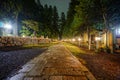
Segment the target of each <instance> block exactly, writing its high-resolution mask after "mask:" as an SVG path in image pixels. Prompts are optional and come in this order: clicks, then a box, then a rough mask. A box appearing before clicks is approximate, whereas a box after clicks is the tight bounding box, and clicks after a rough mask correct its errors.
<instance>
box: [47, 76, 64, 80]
mask: <svg viewBox="0 0 120 80" xmlns="http://www.w3.org/2000/svg"><path fill="white" fill-rule="evenodd" d="M49 80H62V76H50V78H49Z"/></svg>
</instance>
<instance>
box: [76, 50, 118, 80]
mask: <svg viewBox="0 0 120 80" xmlns="http://www.w3.org/2000/svg"><path fill="white" fill-rule="evenodd" d="M78 58H79V59H80V61H81V62H82V63H83V64H84V65H85V66H86V67H87V68H88V69H89V70H90V71H91V72H92V74H93V75H94V76H95V77H96V79H97V80H120V53H118V54H108V53H93V52H92V51H88V50H87V51H86V54H79V55H78ZM81 59H82V60H81Z"/></svg>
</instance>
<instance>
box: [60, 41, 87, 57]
mask: <svg viewBox="0 0 120 80" xmlns="http://www.w3.org/2000/svg"><path fill="white" fill-rule="evenodd" d="M62 44H63V45H64V46H65V47H67V49H68V50H70V52H72V53H73V54H74V55H79V54H84V53H85V51H83V50H81V49H80V48H79V47H77V46H75V45H73V44H70V43H65V42H63V43H62Z"/></svg>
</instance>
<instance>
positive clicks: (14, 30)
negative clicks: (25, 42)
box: [13, 14, 18, 36]
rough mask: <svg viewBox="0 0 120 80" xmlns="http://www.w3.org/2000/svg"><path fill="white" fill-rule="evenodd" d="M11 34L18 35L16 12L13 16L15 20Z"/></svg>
mask: <svg viewBox="0 0 120 80" xmlns="http://www.w3.org/2000/svg"><path fill="white" fill-rule="evenodd" d="M13 27H14V28H13V34H14V36H18V14H16V17H15V22H14V26H13Z"/></svg>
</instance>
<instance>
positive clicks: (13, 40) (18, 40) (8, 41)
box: [0, 37, 50, 47]
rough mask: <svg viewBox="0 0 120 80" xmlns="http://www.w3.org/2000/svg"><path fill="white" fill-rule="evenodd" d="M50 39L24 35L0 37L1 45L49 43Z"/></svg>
mask: <svg viewBox="0 0 120 80" xmlns="http://www.w3.org/2000/svg"><path fill="white" fill-rule="evenodd" d="M49 42H50V39H43V38H23V37H0V47H6V46H22V45H25V44H39V43H49Z"/></svg>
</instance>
